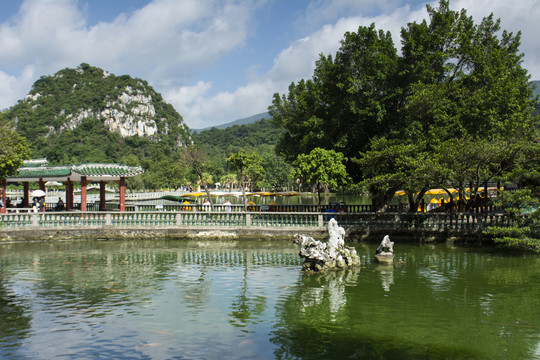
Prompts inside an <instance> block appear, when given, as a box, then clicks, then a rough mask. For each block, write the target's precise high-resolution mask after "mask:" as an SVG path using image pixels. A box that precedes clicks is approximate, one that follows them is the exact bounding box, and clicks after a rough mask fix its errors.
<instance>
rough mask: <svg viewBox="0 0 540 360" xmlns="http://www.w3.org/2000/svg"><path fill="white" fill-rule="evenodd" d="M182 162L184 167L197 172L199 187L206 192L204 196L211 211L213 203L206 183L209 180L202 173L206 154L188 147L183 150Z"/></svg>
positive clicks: (191, 146) (193, 147)
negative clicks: (189, 167) (191, 168)
mask: <svg viewBox="0 0 540 360" xmlns="http://www.w3.org/2000/svg"><path fill="white" fill-rule="evenodd" d="M182 161H183V162H184V163H185V164H186V165H188V166H191V167H193V169H195V171H196V172H197V175H198V176H199V180H200V183H201V186H202V187H203V189H204V191H205V192H206V196H207V197H208V201H209V202H210V207H211V208H212V211H213V210H214V201H213V200H212V196H211V195H210V190H208V185H207V181H208V180H211V178H209V177H208V173H204V172H203V170H202V169H203V165H204V163H205V162H206V161H207V157H206V153H205V152H204V151H203V150H202V149H200V148H198V147H197V146H194V145H190V146H188V147H187V148H186V149H184V150H183V152H182Z"/></svg>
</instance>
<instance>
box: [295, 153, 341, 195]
mask: <svg viewBox="0 0 540 360" xmlns="http://www.w3.org/2000/svg"><path fill="white" fill-rule="evenodd" d="M346 160H347V159H346V158H345V156H343V154H342V153H340V152H336V151H334V150H325V149H322V148H315V149H313V150H311V152H310V153H309V154H300V155H298V158H297V159H296V161H295V162H294V170H293V173H292V176H293V177H295V178H299V179H301V180H302V181H303V182H305V183H308V184H310V185H313V186H315V187H316V189H317V197H318V201H319V205H320V204H321V189H322V186H323V185H328V186H329V187H330V188H332V189H337V188H338V187H340V186H342V185H346V184H347V182H348V180H349V175H348V174H347V169H346V167H345V164H343V162H344V161H346Z"/></svg>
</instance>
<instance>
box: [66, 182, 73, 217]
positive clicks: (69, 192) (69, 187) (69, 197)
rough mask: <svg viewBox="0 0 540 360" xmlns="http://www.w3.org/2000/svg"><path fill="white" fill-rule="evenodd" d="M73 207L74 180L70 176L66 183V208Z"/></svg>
mask: <svg viewBox="0 0 540 360" xmlns="http://www.w3.org/2000/svg"><path fill="white" fill-rule="evenodd" d="M71 209H73V182H71V180H70V179H69V178H68V179H67V183H66V210H71Z"/></svg>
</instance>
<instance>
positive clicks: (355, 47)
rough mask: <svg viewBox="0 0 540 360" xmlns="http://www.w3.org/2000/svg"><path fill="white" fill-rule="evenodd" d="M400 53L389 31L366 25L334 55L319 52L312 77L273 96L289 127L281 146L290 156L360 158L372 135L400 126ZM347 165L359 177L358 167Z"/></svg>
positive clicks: (277, 119)
mask: <svg viewBox="0 0 540 360" xmlns="http://www.w3.org/2000/svg"><path fill="white" fill-rule="evenodd" d="M396 53H397V52H396V48H395V47H394V44H393V42H392V37H391V34H390V33H389V32H386V33H385V32H383V31H377V30H376V29H375V25H371V26H369V27H363V26H361V27H359V28H358V31H357V32H356V33H354V32H347V33H346V34H345V36H344V39H343V40H342V41H341V47H340V49H339V50H338V52H337V54H336V55H335V59H334V58H333V57H332V56H330V55H328V56H324V55H321V56H320V58H319V60H318V61H317V63H316V68H315V71H314V74H313V79H309V80H300V81H299V82H297V83H292V84H291V85H290V86H289V92H288V94H286V95H282V96H280V95H279V94H274V99H273V102H272V105H271V106H270V107H269V113H270V115H272V119H273V121H274V123H275V124H276V125H277V126H280V127H282V128H284V129H285V133H284V135H283V136H282V138H281V141H280V143H279V144H278V150H279V151H280V152H281V153H283V154H284V155H285V157H286V159H287V160H288V161H291V162H292V161H294V160H295V159H296V158H297V156H298V155H299V154H307V153H309V152H310V151H311V150H313V149H314V148H316V147H321V148H325V149H334V150H336V151H338V152H342V153H343V154H344V155H345V156H346V157H348V158H351V157H355V156H358V153H359V152H360V151H365V150H367V146H368V145H369V142H370V139H371V138H372V137H375V136H380V135H382V134H385V133H387V132H390V131H391V130H392V129H393V128H394V127H395V126H397V125H398V122H397V121H396V120H395V118H396V116H397V113H396V111H397V106H398V104H399V101H398V100H399V91H400V89H399V87H398V86H397V84H396V79H398V76H397V70H398V68H397V66H398V56H397V54H396ZM347 165H348V171H349V173H350V174H351V175H352V176H353V177H354V179H355V180H359V179H360V171H359V169H357V168H355V167H354V166H355V164H353V163H348V164H347Z"/></svg>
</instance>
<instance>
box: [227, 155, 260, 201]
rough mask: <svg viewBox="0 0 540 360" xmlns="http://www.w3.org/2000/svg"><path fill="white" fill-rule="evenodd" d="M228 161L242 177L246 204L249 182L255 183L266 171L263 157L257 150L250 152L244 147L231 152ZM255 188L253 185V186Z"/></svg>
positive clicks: (241, 181)
mask: <svg viewBox="0 0 540 360" xmlns="http://www.w3.org/2000/svg"><path fill="white" fill-rule="evenodd" d="M227 163H228V164H229V166H230V167H231V169H233V170H234V171H236V172H237V174H238V177H239V178H240V186H241V187H242V195H243V198H244V206H246V204H247V198H246V187H248V186H249V183H251V184H252V185H253V184H255V183H256V182H257V181H258V180H259V179H260V178H261V177H262V176H263V175H264V173H265V170H264V167H263V166H262V163H263V159H262V158H261V156H260V155H259V154H257V153H255V152H248V151H246V150H244V149H241V150H239V151H238V152H236V153H233V154H230V156H229V157H228V158H227ZM251 188H253V186H251Z"/></svg>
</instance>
